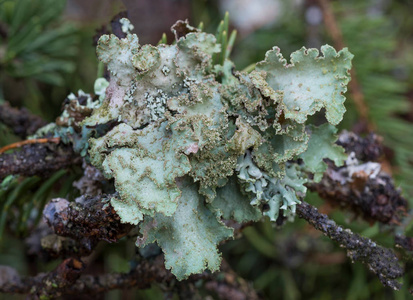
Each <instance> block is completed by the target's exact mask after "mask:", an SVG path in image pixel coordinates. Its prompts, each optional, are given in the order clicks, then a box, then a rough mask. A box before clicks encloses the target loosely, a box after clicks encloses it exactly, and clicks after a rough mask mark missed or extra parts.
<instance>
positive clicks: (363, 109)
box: [317, 0, 375, 131]
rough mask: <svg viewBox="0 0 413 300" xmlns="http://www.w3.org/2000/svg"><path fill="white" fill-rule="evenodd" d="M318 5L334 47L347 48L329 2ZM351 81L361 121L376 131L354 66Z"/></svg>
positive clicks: (322, 1)
mask: <svg viewBox="0 0 413 300" xmlns="http://www.w3.org/2000/svg"><path fill="white" fill-rule="evenodd" d="M317 1H318V4H319V6H320V8H321V10H322V12H323V17H324V23H325V28H326V30H327V32H328V34H329V35H330V36H331V38H332V39H333V42H334V46H335V47H336V48H338V49H343V48H344V47H345V43H344V39H343V34H342V32H341V30H340V27H339V26H338V24H337V21H336V19H335V16H334V13H333V10H332V8H331V5H330V2H329V0H317ZM350 75H351V81H350V82H349V85H348V87H349V91H350V94H351V98H352V99H353V101H354V103H355V105H356V108H357V111H358V112H359V114H360V119H361V121H363V122H364V123H365V124H366V126H367V129H368V130H369V131H373V130H374V127H375V126H374V124H372V123H371V122H370V121H369V118H368V117H369V108H368V106H367V104H366V102H365V100H364V95H363V93H362V89H361V86H360V84H359V82H358V80H357V74H356V69H355V68H354V66H353V67H352V68H351V70H350Z"/></svg>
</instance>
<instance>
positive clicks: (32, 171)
mask: <svg viewBox="0 0 413 300" xmlns="http://www.w3.org/2000/svg"><path fill="white" fill-rule="evenodd" d="M81 161H82V160H81V158H80V157H79V156H78V155H76V154H75V153H74V152H73V149H72V147H71V145H64V144H59V145H56V144H54V143H47V144H29V145H24V146H23V147H22V148H21V151H19V152H14V153H10V154H7V153H6V154H1V155H0V180H1V179H3V178H4V177H6V176H8V175H13V174H20V175H23V176H33V175H39V176H48V175H50V174H51V173H53V172H55V171H58V170H61V169H65V168H68V167H70V166H73V165H76V164H79V163H81Z"/></svg>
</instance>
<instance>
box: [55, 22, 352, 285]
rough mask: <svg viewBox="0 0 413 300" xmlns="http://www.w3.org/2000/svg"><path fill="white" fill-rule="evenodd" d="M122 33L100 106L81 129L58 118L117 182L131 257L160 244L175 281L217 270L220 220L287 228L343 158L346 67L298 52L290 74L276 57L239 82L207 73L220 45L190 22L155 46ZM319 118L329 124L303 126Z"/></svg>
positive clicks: (227, 71)
mask: <svg viewBox="0 0 413 300" xmlns="http://www.w3.org/2000/svg"><path fill="white" fill-rule="evenodd" d="M122 24H123V25H124V27H125V30H124V32H125V33H126V37H125V38H122V39H119V38H118V37H116V36H114V35H103V36H102V37H101V38H100V39H99V42H98V46H97V55H98V58H99V60H100V61H101V62H103V63H105V64H106V66H107V68H108V70H109V71H110V74H111V77H110V81H109V83H108V84H107V86H106V85H105V82H97V83H96V87H95V88H96V90H97V91H96V92H95V93H96V94H97V95H98V97H99V99H98V101H99V105H93V106H92V107H91V106H90V105H89V104H88V105H86V107H88V108H89V109H90V111H89V112H90V113H89V115H88V116H87V117H86V118H85V119H84V120H83V121H82V122H80V123H76V121H75V120H72V121H71V119H70V114H69V116H67V114H68V113H69V112H67V114H64V115H63V116H62V118H63V120H65V122H66V123H67V124H66V125H67V126H68V127H66V128H72V129H73V128H75V129H76V128H77V129H76V130H78V132H80V133H79V134H80V135H79V136H80V137H82V139H81V140H82V141H83V142H82V145H83V148H82V150H84V149H88V157H87V159H89V160H90V162H91V163H92V164H93V165H94V166H95V167H97V168H98V169H100V170H101V171H102V172H103V174H104V175H105V176H106V177H107V178H109V179H110V178H113V179H114V183H115V188H116V190H117V192H118V195H119V196H118V197H114V198H112V199H111V204H112V206H113V207H114V209H115V210H116V212H117V213H118V215H119V216H120V217H121V220H122V221H123V222H126V223H131V224H136V225H139V227H140V232H141V237H139V238H138V241H137V245H138V246H144V245H146V244H148V243H151V242H157V243H158V245H159V246H160V247H161V248H162V250H163V252H164V253H165V260H166V262H165V264H166V266H167V268H170V269H171V270H172V272H173V273H174V274H175V275H176V276H177V278H178V279H179V280H181V279H184V278H186V277H188V276H189V275H190V274H194V273H200V272H202V271H204V270H205V269H210V270H211V271H214V270H217V269H218V268H219V266H220V260H221V258H220V253H219V251H218V249H217V245H218V244H219V243H220V242H221V241H223V240H225V239H228V238H231V237H232V229H231V228H228V227H226V226H225V224H224V223H223V222H222V219H233V220H235V221H237V222H245V221H257V220H259V219H260V218H262V217H269V218H270V219H271V220H272V221H275V220H277V218H278V217H279V216H280V212H282V215H283V216H285V217H288V218H290V219H291V218H293V216H294V213H295V207H296V205H297V204H298V203H299V202H300V198H301V197H303V196H304V195H305V193H306V187H305V186H304V184H305V183H306V182H307V181H308V180H313V179H314V180H319V179H320V178H321V175H322V173H323V172H324V170H325V168H326V166H325V163H324V162H323V160H324V159H326V158H328V159H331V160H333V161H334V162H335V163H336V164H338V165H339V164H342V163H343V161H344V160H345V159H346V156H345V155H344V151H343V149H342V148H340V147H339V146H335V145H334V143H335V140H336V137H335V135H334V134H335V133H336V129H335V127H334V126H333V125H337V124H338V123H339V122H340V121H341V120H342V117H343V114H344V111H345V108H344V106H343V102H344V100H345V98H344V96H343V93H344V92H345V91H346V85H347V83H348V81H349V80H350V78H349V74H348V71H349V69H350V67H351V59H352V57H353V56H352V54H350V53H349V52H348V50H347V49H343V50H341V51H339V52H336V51H335V50H334V49H333V48H332V47H330V46H328V45H326V46H323V47H322V48H321V53H322V55H319V52H318V50H316V49H305V48H302V49H301V50H299V51H297V52H294V53H293V54H292V55H291V62H290V64H288V63H287V61H286V59H284V58H283V57H282V55H281V54H280V50H279V49H278V48H276V47H275V48H274V49H272V50H270V51H268V52H267V54H266V56H265V60H264V61H262V62H259V63H258V64H257V65H256V68H255V70H254V71H252V72H251V73H247V72H239V71H235V66H234V64H233V63H232V62H231V61H230V60H229V59H226V60H225V61H224V62H223V63H222V64H215V63H214V61H215V60H214V59H213V57H214V56H216V55H217V54H219V53H220V51H221V50H222V47H221V45H220V44H219V43H218V42H217V40H216V38H215V36H214V35H211V34H207V33H204V32H201V31H200V30H198V29H196V28H194V27H191V26H189V25H188V23H187V22H182V21H180V22H178V23H177V24H176V25H174V26H173V27H172V31H173V32H174V33H175V36H176V43H174V44H172V45H166V44H160V45H158V46H156V47H155V46H152V45H140V44H139V39H138V37H137V36H136V35H135V34H131V33H130V28H131V27H130V23H128V22H127V21H125V20H124V21H123V23H122ZM102 89H105V91H106V92H105V94H103V92H102ZM77 99H79V98H77ZM71 101H72V100H71ZM70 103H71V102H70ZM88 103H90V102H88ZM73 105H75V104H73ZM76 105H77V104H76ZM76 105H75V106H76ZM322 108H324V109H325V115H326V119H327V121H328V122H329V123H330V124H324V125H321V126H319V127H316V126H313V125H308V124H307V118H308V116H311V115H313V114H315V113H316V112H318V111H320V110H321V109H322ZM85 109H86V108H85ZM77 110H79V107H78V108H77ZM66 119H67V120H66ZM62 126H63V125H62ZM98 129H99V134H96V131H97V130H98ZM82 130H85V131H88V132H83V133H82ZM92 130H94V132H93V133H94V137H93V138H89V137H91V136H92V135H93V134H90V132H91V131H92ZM85 139H86V140H85Z"/></svg>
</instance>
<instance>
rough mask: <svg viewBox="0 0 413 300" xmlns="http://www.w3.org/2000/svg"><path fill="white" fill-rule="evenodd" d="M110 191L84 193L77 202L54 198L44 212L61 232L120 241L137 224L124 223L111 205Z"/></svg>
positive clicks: (61, 234) (72, 236)
mask: <svg viewBox="0 0 413 300" xmlns="http://www.w3.org/2000/svg"><path fill="white" fill-rule="evenodd" d="M111 197H112V196H111V195H108V196H106V195H98V196H95V197H88V196H82V197H80V198H78V199H76V202H71V203H70V202H69V201H67V200H66V199H62V198H57V199H53V200H52V201H51V202H50V203H49V204H47V205H46V207H45V209H44V210H43V216H44V218H45V220H46V222H47V223H48V224H49V226H50V227H51V228H52V229H53V231H54V232H55V233H56V234H57V235H59V236H65V237H71V238H74V239H79V237H83V238H87V239H89V240H90V241H91V242H92V243H95V242H97V241H100V240H104V241H106V242H117V241H118V240H119V239H120V238H122V237H123V236H125V235H126V234H127V233H128V232H129V231H130V230H131V229H132V228H133V227H134V226H133V225H130V224H127V223H121V222H120V217H119V216H118V215H117V214H116V212H115V210H114V209H113V207H112V206H111V205H110V199H111Z"/></svg>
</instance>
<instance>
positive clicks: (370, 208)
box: [307, 131, 408, 225]
mask: <svg viewBox="0 0 413 300" xmlns="http://www.w3.org/2000/svg"><path fill="white" fill-rule="evenodd" d="M337 144H339V145H341V146H343V147H344V149H345V150H346V153H347V154H350V153H352V154H353V155H355V158H356V159H357V160H358V161H359V165H358V166H357V167H358V169H357V172H355V171H354V170H355V169H354V167H353V166H347V165H344V166H342V167H336V166H335V165H334V163H333V162H331V161H329V162H328V166H329V167H328V169H327V170H326V172H325V173H324V176H323V178H322V180H321V181H320V182H317V183H316V182H312V183H309V184H308V185H307V186H308V188H309V189H310V190H312V191H315V192H317V193H318V194H319V195H320V197H321V198H323V199H325V200H327V201H329V203H331V204H334V205H338V206H340V208H348V209H351V210H352V211H353V212H355V213H356V214H357V215H361V216H362V217H363V218H364V219H365V220H367V221H370V222H371V221H373V222H374V221H379V222H381V223H385V224H392V225H394V224H398V223H399V222H400V221H401V219H402V217H403V216H404V214H405V212H406V211H407V207H408V203H407V200H406V199H405V198H403V197H402V195H401V192H400V190H399V189H398V188H397V187H396V186H395V185H394V182H393V180H392V178H391V177H390V176H389V175H388V174H386V173H384V172H381V171H380V172H379V173H378V174H376V175H375V176H371V175H370V172H371V169H369V166H372V165H373V163H372V162H374V161H377V160H379V158H380V157H381V156H382V155H383V147H382V145H381V138H380V137H379V136H377V135H375V134H370V135H369V136H367V137H365V138H361V137H359V136H358V135H356V134H354V133H352V132H347V131H344V132H342V133H341V134H340V136H339V139H338V141H337ZM363 162H367V164H363ZM375 165H376V167H377V166H379V165H378V164H377V163H376V164H375ZM379 167H380V166H379ZM350 171H352V172H350Z"/></svg>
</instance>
